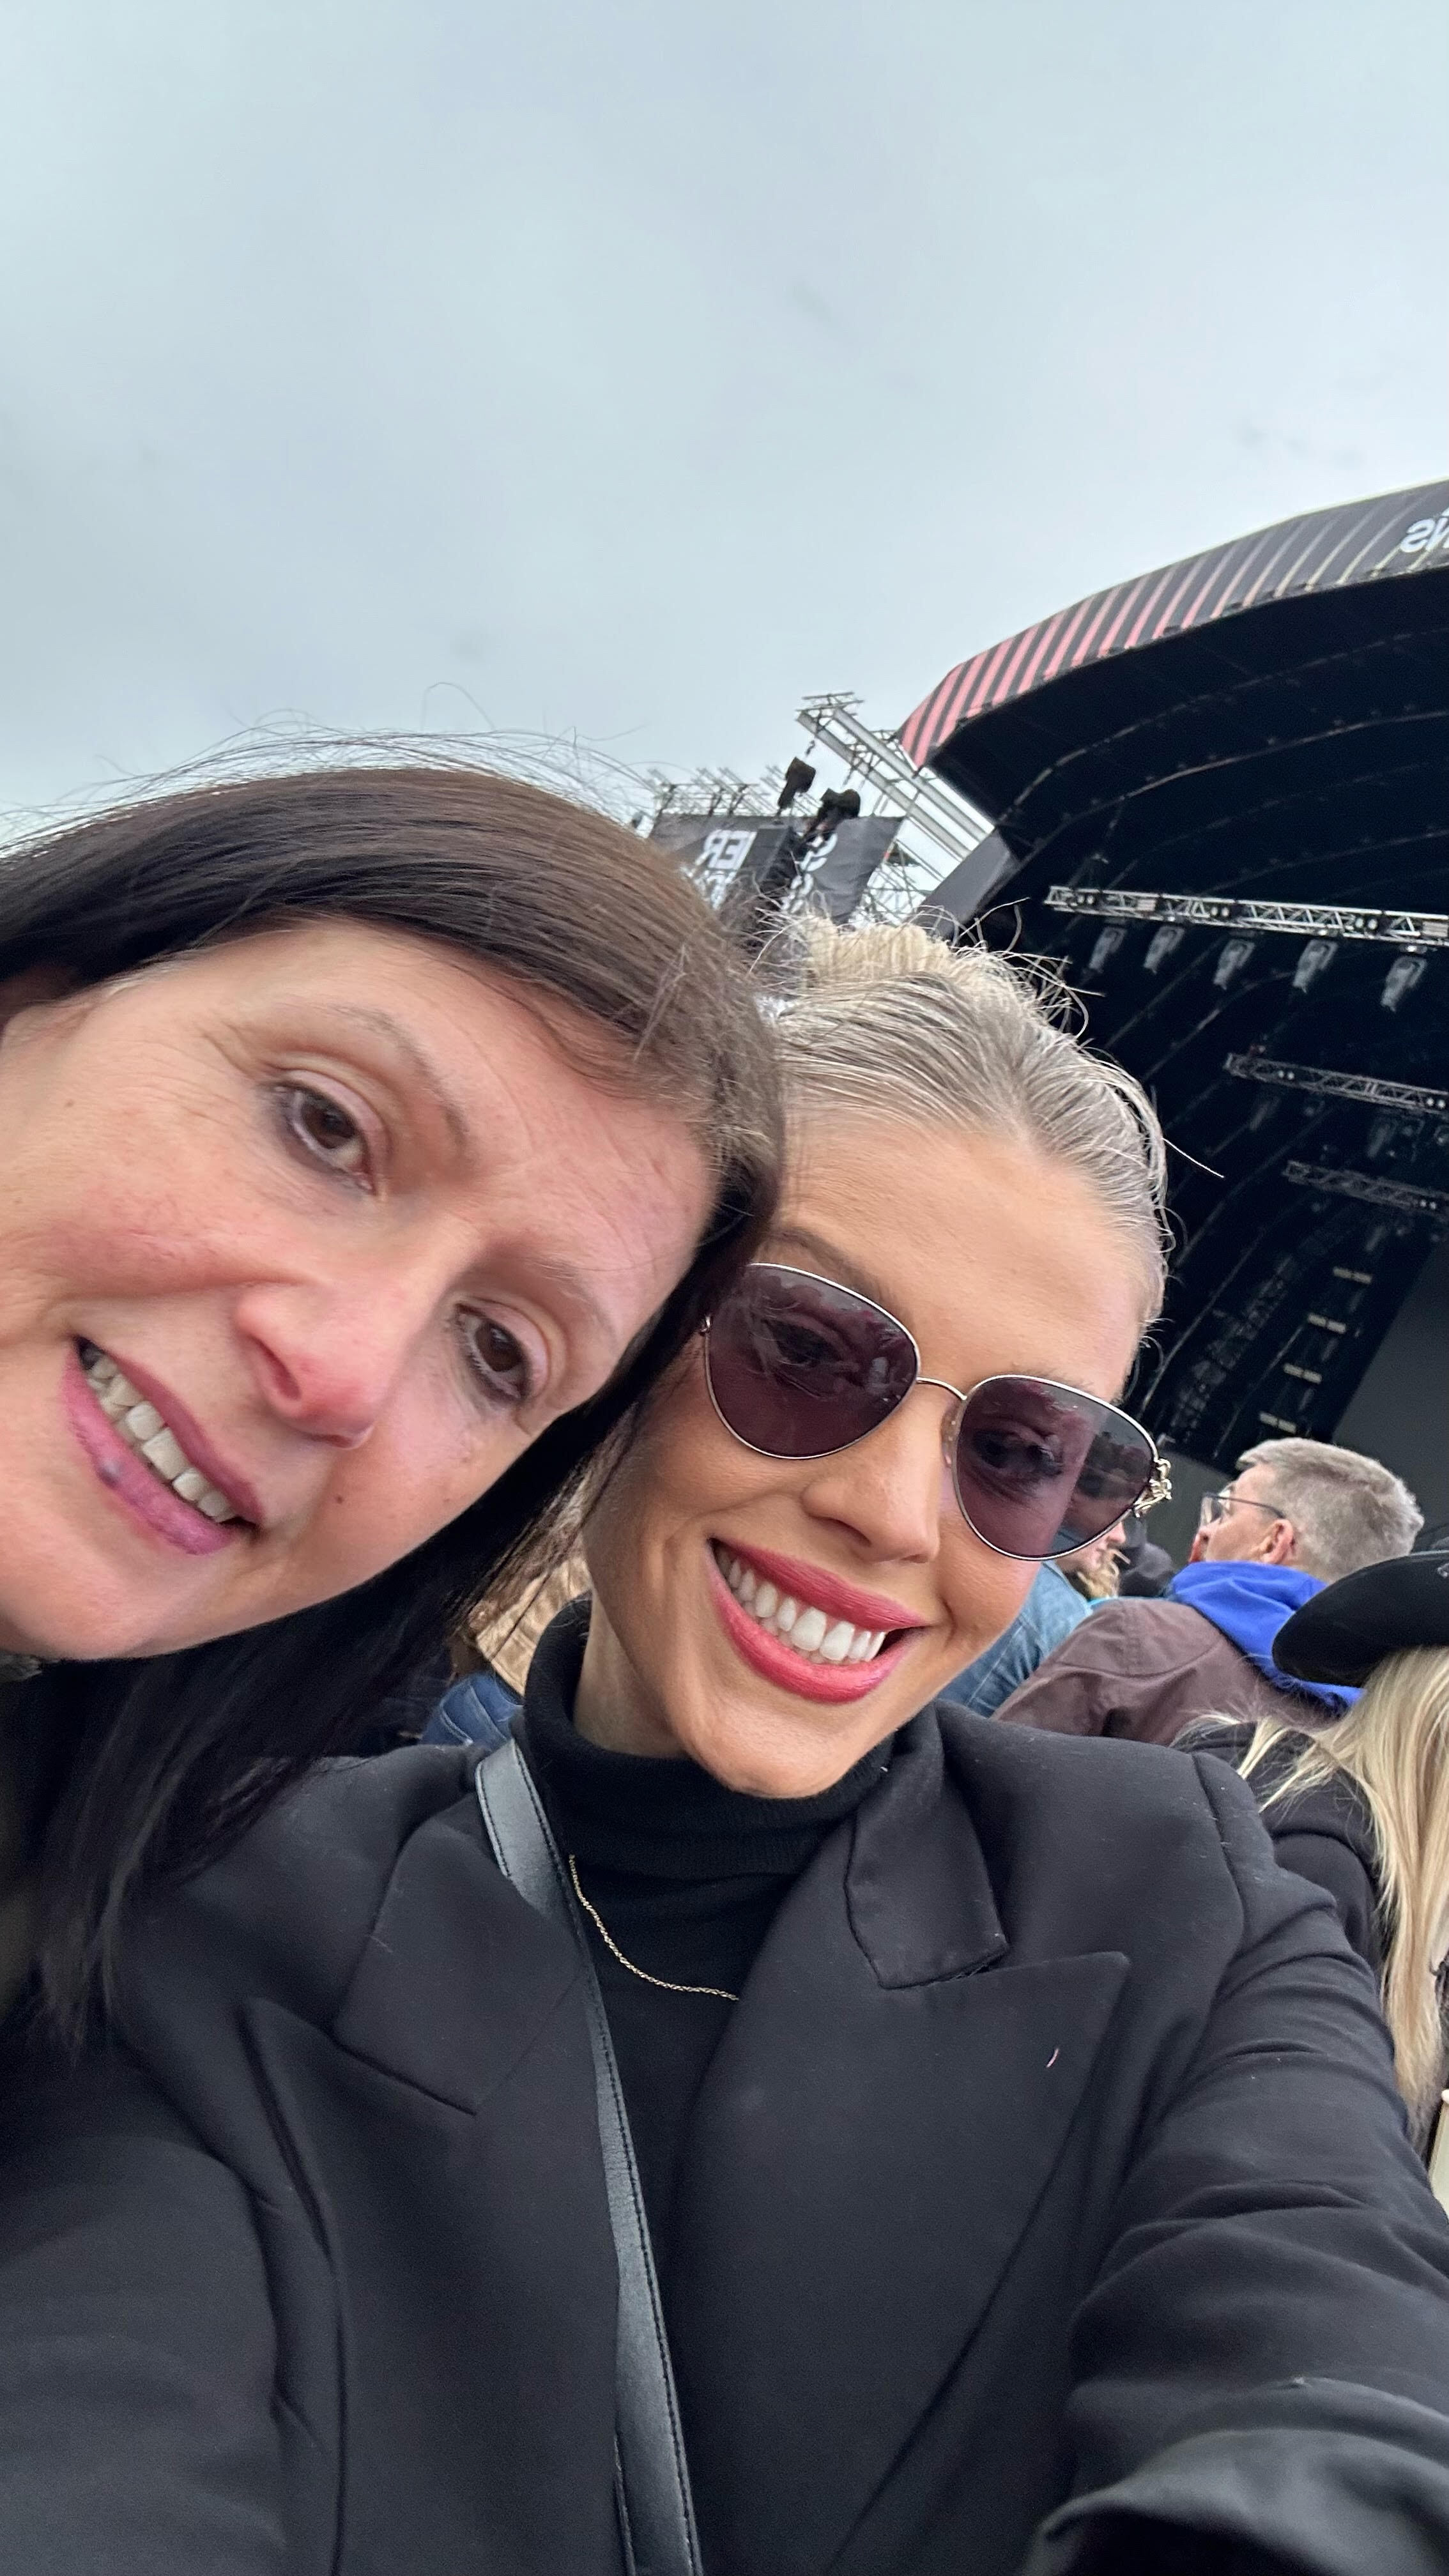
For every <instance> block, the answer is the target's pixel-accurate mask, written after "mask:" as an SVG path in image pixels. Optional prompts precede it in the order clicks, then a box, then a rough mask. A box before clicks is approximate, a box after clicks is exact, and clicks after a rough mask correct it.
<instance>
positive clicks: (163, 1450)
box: [141, 1429, 191, 1485]
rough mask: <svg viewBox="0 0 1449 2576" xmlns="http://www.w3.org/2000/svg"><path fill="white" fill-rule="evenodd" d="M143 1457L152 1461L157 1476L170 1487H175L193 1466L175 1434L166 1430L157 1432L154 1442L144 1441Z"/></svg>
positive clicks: (142, 1444)
mask: <svg viewBox="0 0 1449 2576" xmlns="http://www.w3.org/2000/svg"><path fill="white" fill-rule="evenodd" d="M141 1455H142V1457H143V1458H149V1459H150V1461H151V1464H152V1466H153V1467H154V1468H155V1470H156V1473H157V1475H158V1476H160V1477H161V1478H162V1479H163V1481H164V1482H165V1483H166V1484H168V1485H174V1484H175V1482H176V1479H177V1477H178V1476H184V1475H185V1474H186V1471H187V1469H188V1467H190V1465H191V1461H190V1459H189V1458H188V1457H187V1455H186V1452H185V1450H184V1449H183V1448H182V1446H181V1443H180V1441H179V1440H178V1439H177V1438H176V1436H175V1434H174V1433H173V1432H170V1431H166V1430H164V1429H163V1430H161V1431H158V1432H157V1434H156V1437H155V1439H154V1440H143V1441H142V1443H141Z"/></svg>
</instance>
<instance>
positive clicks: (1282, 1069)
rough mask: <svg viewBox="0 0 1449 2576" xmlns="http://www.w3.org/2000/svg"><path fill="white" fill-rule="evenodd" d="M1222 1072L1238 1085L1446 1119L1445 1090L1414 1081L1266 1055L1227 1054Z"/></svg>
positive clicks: (1448, 1098) (1448, 1099)
mask: <svg viewBox="0 0 1449 2576" xmlns="http://www.w3.org/2000/svg"><path fill="white" fill-rule="evenodd" d="M1226 1070H1227V1071H1228V1072H1229V1073H1232V1074H1236V1075H1237V1078H1238V1080H1239V1081H1240V1082H1266V1083H1269V1084H1271V1085H1272V1086H1273V1087H1274V1088H1275V1089H1276V1090H1279V1091H1308V1092H1312V1093H1313V1094H1314V1095H1315V1097H1317V1098H1318V1099H1321V1100H1362V1101H1365V1102H1367V1104H1368V1106H1369V1108H1370V1109H1396V1110H1398V1111H1399V1112H1400V1113H1401V1114H1402V1115H1403V1116H1405V1117H1408V1118H1449V1091H1428V1090H1425V1089H1424V1088H1423V1087H1422V1085H1420V1084H1419V1083H1417V1082H1386V1081H1385V1080H1384V1078H1383V1076H1382V1075H1381V1074H1377V1073H1335V1072H1333V1071H1332V1070H1331V1069H1330V1068H1328V1067H1325V1066H1322V1065H1316V1064H1280V1063H1279V1062H1278V1061H1277V1060H1276V1058H1274V1057H1273V1056H1270V1055H1230V1056H1229V1057H1228V1058H1227V1062H1226Z"/></svg>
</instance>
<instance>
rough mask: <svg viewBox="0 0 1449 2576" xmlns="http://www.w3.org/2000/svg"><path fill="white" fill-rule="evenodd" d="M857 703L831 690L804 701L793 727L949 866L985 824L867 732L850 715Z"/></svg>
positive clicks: (891, 739) (940, 783)
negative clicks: (874, 795)
mask: <svg viewBox="0 0 1449 2576" xmlns="http://www.w3.org/2000/svg"><path fill="white" fill-rule="evenodd" d="M859 705H860V700H859V698H853V697H850V696H848V695H846V694H845V693H844V692H843V691H838V690H837V691H836V692H835V693H834V694H833V695H831V696H827V697H820V698H807V699H806V700H805V703H804V705H803V706H802V707H801V709H800V712H799V715H798V716H797V717H796V722H797V724H799V725H800V726H801V727H802V729H803V730H804V732H805V733H806V734H808V736H809V738H810V741H811V742H812V744H813V743H817V742H819V743H823V744H824V745H825V748H826V750H827V751H833V752H834V754H835V756H836V759H837V760H843V761H844V763H845V766H846V770H847V772H848V773H849V775H850V776H852V777H856V778H860V779H863V780H866V781H868V783H869V784H870V786H871V787H873V788H875V789H876V790H877V792H878V793H879V794H880V795H882V796H883V797H885V798H886V799H887V800H888V805H889V810H890V811H891V812H892V813H899V814H900V815H901V817H902V819H903V821H904V822H906V823H908V824H910V825H911V826H912V827H913V828H914V829H915V830H916V831H917V832H920V833H922V834H924V836H925V837H926V839H927V840H931V841H934V842H935V844H936V847H937V848H938V849H940V850H944V851H945V853H946V856H947V858H948V859H949V860H950V861H951V863H952V865H953V866H955V865H956V864H957V863H958V862H959V861H960V860H961V859H964V858H966V857H967V856H968V855H969V853H970V852H971V851H972V850H974V849H975V847H976V845H977V843H978V842H979V841H984V840H985V838H986V835H987V833H988V832H989V831H990V830H991V824H990V822H989V820H988V818H987V817H986V815H984V814H979V813H978V812H977V810H976V808H975V806H974V805H968V804H967V802H966V799H965V797H964V796H958V795H957V794H956V791H955V789H954V788H953V787H948V786H947V784H946V782H945V780H944V779H943V778H938V777H937V775H936V773H935V771H934V770H933V769H917V767H916V765H915V763H914V761H912V760H911V759H910V758H909V757H908V755H907V754H906V753H905V752H904V751H902V749H901V746H900V744H899V742H898V741H897V740H896V739H895V736H894V735H893V734H885V733H873V732H872V731H871V728H870V726H869V725H867V724H864V723H862V721H861V718H860V717H859V715H857V713H856V709H857V708H858V706H859Z"/></svg>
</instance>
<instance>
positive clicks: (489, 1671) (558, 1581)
mask: <svg viewBox="0 0 1449 2576" xmlns="http://www.w3.org/2000/svg"><path fill="white" fill-rule="evenodd" d="M588 1588H589V1570H588V1567H587V1566H586V1565H585V1563H584V1561H583V1558H582V1557H581V1556H580V1555H579V1553H578V1551H577V1549H575V1550H574V1551H573V1552H572V1553H571V1554H570V1555H569V1556H568V1557H567V1558H566V1559H565V1561H564V1563H563V1564H562V1565H560V1566H558V1567H556V1568H555V1570H554V1572H553V1573H552V1574H549V1575H546V1576H545V1577H544V1580H543V1581H542V1583H540V1584H539V1585H538V1587H537V1589H536V1590H535V1591H533V1592H531V1593H530V1594H529V1595H528V1597H527V1599H526V1600H525V1602H524V1604H523V1607H522V1609H521V1610H520V1609H511V1610H501V1611H499V1612H497V1613H496V1614H495V1616H493V1617H492V1618H490V1619H488V1620H486V1621H484V1622H483V1623H482V1624H481V1625H480V1626H476V1627H474V1628H472V1629H471V1630H470V1632H469V1634H468V1639H467V1644H468V1647H469V1648H470V1649H471V1651H472V1653H473V1654H474V1655H475V1656H476V1658H477V1661H476V1665H475V1667H474V1669H473V1670H471V1671H467V1672H463V1673H460V1674H459V1675H458V1677H457V1679H456V1680H455V1681H454V1682H453V1683H452V1684H451V1686H450V1687H449V1688H448V1689H447V1690H446V1691H445V1692H444V1693H443V1696H442V1698H441V1699H440V1700H439V1702H438V1704H437V1707H436V1708H435V1709H434V1710H433V1712H432V1715H431V1716H430V1718H429V1719H428V1723H427V1725H426V1726H425V1727H424V1728H423V1730H422V1733H421V1735H420V1737H419V1739H418V1740H419V1742H420V1743H422V1744H448V1745H458V1744H476V1745H477V1746H478V1747H479V1749H480V1751H481V1752H484V1753H491V1752H492V1750H493V1748H494V1746H495V1744H502V1743H503V1742H504V1741H505V1740H506V1738H507V1737H508V1736H510V1735H511V1734H512V1732H513V1721H514V1719H515V1718H516V1717H517V1715H518V1712H519V1710H520V1709H521V1708H522V1706H523V1687H524V1684H525V1682H526V1681H527V1679H528V1667H529V1665H530V1664H531V1663H532V1661H533V1650H534V1647H535V1646H536V1645H537V1644H538V1641H539V1638H540V1637H541V1636H542V1635H543V1632H544V1630H545V1628H546V1627H547V1626H548V1624H549V1622H550V1620H551V1619H556V1618H557V1617H558V1614H559V1612H560V1610H562V1609H564V1608H566V1607H567V1605H568V1603H569V1602H570V1601H576V1600H577V1599H578V1598H579V1596H580V1594H581V1593H584V1592H587V1590H588Z"/></svg>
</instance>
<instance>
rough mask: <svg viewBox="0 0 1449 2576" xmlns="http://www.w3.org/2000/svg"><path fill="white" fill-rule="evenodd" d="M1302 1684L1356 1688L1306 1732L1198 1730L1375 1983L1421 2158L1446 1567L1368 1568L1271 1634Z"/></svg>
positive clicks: (1444, 1894) (1282, 1719)
mask: <svg viewBox="0 0 1449 2576" xmlns="http://www.w3.org/2000/svg"><path fill="white" fill-rule="evenodd" d="M1274 1654H1275V1657H1276V1659H1277V1661H1278V1663H1279V1664H1280V1665H1281V1667H1282V1668H1283V1670H1284V1672H1285V1673H1287V1674H1288V1675H1290V1676H1291V1677H1292V1678H1293V1679H1295V1680H1296V1681H1299V1682H1311V1683H1316V1684H1318V1685H1320V1686H1321V1685H1324V1684H1327V1685H1329V1686H1332V1687H1335V1688H1339V1689H1345V1688H1347V1689H1358V1690H1359V1697H1358V1699H1357V1701H1356V1702H1355V1704H1354V1705H1353V1706H1352V1707H1351V1708H1348V1709H1346V1710H1345V1712H1344V1714H1343V1715H1342V1716H1340V1717H1337V1718H1333V1719H1330V1721H1329V1722H1328V1723H1327V1724H1326V1725H1322V1726H1316V1727H1314V1728H1313V1729H1312V1731H1311V1732H1309V1731H1308V1730H1306V1729H1304V1728H1303V1727H1301V1726H1297V1725H1294V1724H1293V1723H1291V1722H1290V1720H1289V1719H1288V1718H1287V1717H1286V1716H1277V1715H1270V1716H1266V1717H1262V1718H1260V1719H1259V1720H1258V1723H1257V1725H1256V1726H1255V1727H1246V1726H1238V1727H1209V1726H1205V1727H1194V1728H1193V1730H1192V1733H1191V1735H1190V1737H1188V1738H1187V1739H1186V1742H1187V1745H1188V1746H1190V1748H1191V1750H1192V1751H1193V1752H1194V1753H1196V1752H1199V1751H1206V1752H1214V1753H1220V1754H1223V1755H1224V1756H1225V1757H1226V1758H1227V1759H1229V1760H1230V1761H1233V1762H1234V1763H1235V1764H1236V1767H1237V1768H1238V1770H1239V1771H1240V1772H1241V1773H1242V1776H1243V1778H1244V1779H1245V1780H1246V1781H1247V1783H1248V1786H1249V1787H1250V1788H1251V1789H1252V1791H1253V1792H1254V1794H1255V1796H1256V1797H1257V1799H1258V1803H1259V1806H1260V1808H1261V1811H1262V1816H1263V1822H1264V1823H1265V1825H1266V1826H1267V1828H1268V1831H1269V1833H1270V1834H1271V1835H1272V1837H1273V1842H1274V1845H1275V1847H1276V1850H1277V1853H1278V1858H1279V1860H1280V1861H1281V1862H1282V1864H1283V1866H1284V1868H1285V1869H1291V1870H1295V1871H1296V1872H1297V1874H1298V1876H1299V1877H1300V1878H1307V1879H1311V1880H1313V1882H1314V1883H1315V1885H1316V1886H1319V1887H1322V1888H1325V1889H1326V1890H1327V1892H1328V1894H1329V1895H1330V1896H1331V1897H1332V1899H1333V1902H1334V1904H1335V1905H1336V1907H1337V1909H1338V1914H1339V1918H1340V1920H1341V1922H1342V1924H1343V1927H1344V1930H1345V1931H1346V1933H1347V1934H1348V1937H1349V1939H1350V1941H1351V1942H1352V1943H1353V1946H1354V1948H1355V1949H1356V1950H1357V1951H1358V1953H1359V1956H1360V1957H1361V1958H1362V1959H1363V1960H1364V1961H1365V1962H1366V1963H1367V1965H1368V1966H1369V1967H1370V1968H1371V1969H1372V1970H1373V1973H1374V1975H1375V1977H1376V1978H1377V1979H1378V1981H1379V1986H1380V1991H1381V1993H1382V1996H1383V2005H1384V2015H1385V2018H1386V2020H1387V2022H1388V2025H1389V2032H1390V2036H1391V2037H1392V2040H1393V2043H1394V2067H1395V2072H1396V2074H1397V2077H1398V2083H1399V2090H1400V2092H1401V2093H1402V2094H1403V2096H1404V2100H1405V2102H1406V2104H1407V2106H1408V2111H1409V2122H1410V2129H1411V2132H1412V2134H1413V2137H1414V2139H1415V2142H1416V2144H1417V2145H1419V2146H1421V2147H1425V2146H1427V2144H1428V2141H1429V2139H1430V2136H1431V2133H1432V2131H1433V2126H1434V2121H1435V2116H1436V2114H1437V2112H1438V2109H1439V2102H1440V2094H1441V2091H1442V2088H1443V2085H1444V2079H1445V2071H1446V2070H1445V2027H1444V2019H1443V2010H1442V2006H1443V1980H1444V1962H1445V1953H1446V1950H1449V1554H1446V1553H1443V1552H1442V1551H1440V1552H1436V1553H1434V1554H1432V1555H1414V1556H1404V1557H1397V1558H1393V1559H1391V1560H1390V1561H1389V1562H1388V1563H1386V1564H1383V1565H1372V1566H1369V1567H1367V1568H1366V1569H1365V1570H1364V1571H1363V1572H1362V1573H1359V1574H1351V1575H1349V1576H1348V1577H1347V1578H1346V1580H1345V1581H1344V1582H1342V1583H1333V1584H1330V1585H1329V1586H1328V1587H1327V1589H1326V1590H1324V1591H1321V1592H1318V1593H1316V1594H1315V1595H1314V1597H1313V1599H1312V1600H1310V1601H1306V1602H1305V1603H1304V1605H1303V1607H1302V1609H1301V1610H1296V1611H1295V1612H1294V1614H1293V1616H1292V1618H1291V1619H1289V1620H1287V1621H1286V1622H1285V1624H1284V1625H1283V1627H1282V1628H1280V1629H1279V1631H1278V1635H1277V1638H1276V1640H1275V1644H1274Z"/></svg>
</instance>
